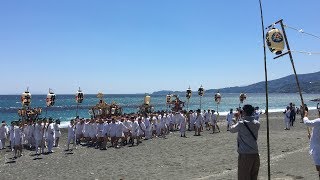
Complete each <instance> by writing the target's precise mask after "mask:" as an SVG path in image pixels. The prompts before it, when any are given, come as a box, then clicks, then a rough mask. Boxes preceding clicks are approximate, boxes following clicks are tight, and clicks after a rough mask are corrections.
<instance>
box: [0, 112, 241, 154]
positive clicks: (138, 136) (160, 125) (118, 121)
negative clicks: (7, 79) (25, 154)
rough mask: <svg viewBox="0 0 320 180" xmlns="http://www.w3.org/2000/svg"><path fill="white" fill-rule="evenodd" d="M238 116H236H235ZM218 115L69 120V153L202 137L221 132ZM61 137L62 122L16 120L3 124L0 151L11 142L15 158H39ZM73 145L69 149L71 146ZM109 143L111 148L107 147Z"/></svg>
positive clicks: (165, 115) (188, 113) (228, 121)
mask: <svg viewBox="0 0 320 180" xmlns="http://www.w3.org/2000/svg"><path fill="white" fill-rule="evenodd" d="M235 114H237V113H235ZM218 117H219V113H216V112H215V111H214V110H207V111H206V110H204V111H203V112H201V111H200V109H198V110H197V111H192V110H190V111H189V112H186V111H180V112H173V113H172V112H168V113H167V112H158V113H153V114H149V115H137V114H131V115H124V116H118V117H111V118H108V119H107V118H106V119H103V118H96V119H94V118H93V119H83V118H82V119H80V118H79V117H77V118H75V119H74V120H71V121H70V124H69V125H68V136H67V138H68V139H67V145H66V150H67V151H69V150H72V149H73V148H74V147H76V145H78V144H81V145H87V146H92V147H95V148H99V149H106V148H107V147H116V148H119V147H122V146H125V145H127V144H129V145H132V146H134V145H135V144H136V145H138V144H139V143H141V140H142V139H144V140H148V139H152V138H156V137H163V138H165V137H166V135H167V134H169V133H170V132H173V131H180V136H181V137H186V131H187V130H189V131H194V135H195V136H200V135H201V132H202V131H203V130H204V128H205V129H206V130H208V131H211V130H212V132H213V133H215V132H220V128H219V126H218ZM234 117H235V118H237V115H234V114H233V112H232V109H231V110H230V112H229V113H228V115H227V117H226V120H227V124H228V128H227V129H228V130H229V127H230V125H231V123H232V120H234V119H235V118H234ZM60 137H61V130H60V121H58V120H57V121H55V122H54V121H53V120H52V119H51V118H50V119H49V120H47V119H42V120H38V121H36V122H33V121H30V122H18V121H13V122H12V123H11V125H10V126H7V125H6V123H5V122H2V125H1V127H0V142H1V143H0V149H3V148H5V147H6V145H5V142H6V141H9V143H10V148H11V150H12V151H13V152H14V157H20V156H21V155H22V149H23V147H24V148H26V149H29V150H34V151H35V153H36V155H39V154H41V153H52V152H53V147H59V139H60ZM71 143H72V144H73V146H72V148H71V149H70V147H69V146H70V144H71ZM108 144H110V145H109V146H107V145H108Z"/></svg>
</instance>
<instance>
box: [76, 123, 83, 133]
mask: <svg viewBox="0 0 320 180" xmlns="http://www.w3.org/2000/svg"><path fill="white" fill-rule="evenodd" d="M83 127H84V123H83V124H81V122H78V123H77V125H76V135H77V136H78V135H81V134H82V133H83Z"/></svg>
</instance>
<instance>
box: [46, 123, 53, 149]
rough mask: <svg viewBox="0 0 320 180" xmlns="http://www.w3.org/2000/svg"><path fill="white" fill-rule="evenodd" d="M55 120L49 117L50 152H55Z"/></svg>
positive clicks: (48, 138) (48, 137) (48, 139)
mask: <svg viewBox="0 0 320 180" xmlns="http://www.w3.org/2000/svg"><path fill="white" fill-rule="evenodd" d="M52 123H53V120H52V118H49V124H48V126H47V134H48V136H47V142H48V153H53V151H52V148H53V142H54V127H53V124H52Z"/></svg>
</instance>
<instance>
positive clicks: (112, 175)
mask: <svg viewBox="0 0 320 180" xmlns="http://www.w3.org/2000/svg"><path fill="white" fill-rule="evenodd" d="M315 116H316V111H312V113H310V117H315ZM269 119H270V125H269V126H270V146H271V147H270V151H271V156H270V157H271V177H272V178H271V179H317V172H316V170H315V167H314V165H313V161H312V159H311V157H310V156H309V141H308V138H307V130H306V127H305V126H304V125H303V124H302V123H299V121H300V118H299V116H297V120H296V123H295V126H294V127H292V128H291V130H289V131H285V130H283V129H284V123H283V114H282V113H270V114H269ZM219 121H220V125H221V126H220V129H221V132H220V133H215V134H211V132H209V131H206V130H204V132H203V133H202V136H193V134H194V132H187V134H186V135H187V138H181V137H180V134H179V132H174V133H171V134H169V135H168V136H167V138H166V139H163V138H155V139H152V140H144V141H143V142H142V144H140V145H139V146H134V147H128V146H125V147H122V148H120V149H115V148H108V149H107V150H104V151H101V150H97V149H94V148H88V147H82V146H77V147H78V148H77V149H75V150H74V151H73V152H72V153H70V152H65V151H64V149H65V144H66V130H63V134H62V138H61V146H60V148H59V149H57V148H54V151H55V152H54V153H53V154H49V155H41V156H40V158H38V159H37V158H36V157H35V156H33V155H34V152H32V151H28V150H24V152H23V156H22V157H21V158H18V159H16V160H14V161H12V160H11V159H9V158H11V157H12V156H13V154H12V153H11V152H6V150H1V151H0V155H1V157H0V173H1V177H0V179H23V180H27V179H237V156H238V154H237V152H236V148H237V143H236V136H237V135H236V134H231V133H230V132H227V131H226V126H225V117H220V119H219ZM260 121H261V124H262V125H261V130H260V132H259V138H258V144H259V150H260V157H261V167H260V171H259V179H267V177H268V176H267V138H266V137H267V133H266V120H265V115H262V116H261V119H260Z"/></svg>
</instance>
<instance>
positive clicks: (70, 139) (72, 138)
mask: <svg viewBox="0 0 320 180" xmlns="http://www.w3.org/2000/svg"><path fill="white" fill-rule="evenodd" d="M71 142H73V147H75V145H76V142H75V124H74V120H71V121H70V124H69V126H68V141H67V151H69V150H70V149H69V146H70V143H71Z"/></svg>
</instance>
